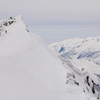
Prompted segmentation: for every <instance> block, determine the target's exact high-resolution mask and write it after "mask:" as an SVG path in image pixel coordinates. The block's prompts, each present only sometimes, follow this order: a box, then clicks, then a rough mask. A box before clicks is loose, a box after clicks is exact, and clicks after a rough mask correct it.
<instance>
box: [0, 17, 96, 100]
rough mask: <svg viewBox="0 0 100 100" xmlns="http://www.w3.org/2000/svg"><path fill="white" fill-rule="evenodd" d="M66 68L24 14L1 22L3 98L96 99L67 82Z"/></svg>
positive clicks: (0, 81)
mask: <svg viewBox="0 0 100 100" xmlns="http://www.w3.org/2000/svg"><path fill="white" fill-rule="evenodd" d="M67 71H68V69H66V68H65V67H64V66H63V64H62V62H61V61H60V59H59V58H58V57H57V56H56V55H55V54H54V53H53V52H52V51H51V50H50V49H49V48H48V47H47V45H46V44H45V43H44V42H43V41H42V39H41V38H40V37H39V36H38V35H36V34H34V33H31V32H29V30H28V28H27V26H26V25H25V23H24V22H23V21H22V16H16V17H10V18H9V19H6V20H2V21H0V100H96V98H95V97H93V96H92V95H91V94H90V95H87V93H84V92H83V87H79V86H77V85H69V84H66V73H67ZM79 80H80V79H79Z"/></svg>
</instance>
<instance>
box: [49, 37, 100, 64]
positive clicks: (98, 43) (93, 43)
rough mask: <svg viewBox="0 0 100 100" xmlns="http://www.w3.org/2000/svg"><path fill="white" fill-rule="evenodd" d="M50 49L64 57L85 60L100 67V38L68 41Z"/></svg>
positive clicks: (56, 44)
mask: <svg viewBox="0 0 100 100" xmlns="http://www.w3.org/2000/svg"><path fill="white" fill-rule="evenodd" d="M49 47H50V48H51V49H52V50H53V51H55V52H56V53H57V54H58V55H60V56H62V57H65V58H68V59H85V60H88V61H91V62H93V63H95V64H96V65H100V37H90V38H82V39H80V38H75V39H67V40H64V41H62V42H57V43H53V44H51V45H49Z"/></svg>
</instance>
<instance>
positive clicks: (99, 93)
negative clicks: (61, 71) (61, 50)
mask: <svg viewBox="0 0 100 100" xmlns="http://www.w3.org/2000/svg"><path fill="white" fill-rule="evenodd" d="M60 59H61V60H62V63H63V64H64V66H65V67H66V68H67V69H69V70H70V71H71V72H73V73H74V75H75V79H77V80H78V82H79V83H78V85H80V86H82V87H83V91H84V92H87V93H89V94H91V95H94V96H96V97H97V99H100V87H98V86H97V84H95V82H94V80H93V79H92V78H91V76H90V75H89V73H87V72H84V71H80V70H78V69H77V68H75V67H74V66H73V65H72V64H71V62H70V61H68V59H65V58H63V57H60Z"/></svg>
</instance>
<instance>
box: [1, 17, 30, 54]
mask: <svg viewBox="0 0 100 100" xmlns="http://www.w3.org/2000/svg"><path fill="white" fill-rule="evenodd" d="M29 40H30V35H29V30H28V28H27V27H26V25H25V24H24V22H23V20H22V16H16V17H10V18H9V19H7V20H3V21H1V23H0V45H1V46H0V56H5V55H10V54H14V53H18V52H21V51H23V50H24V49H25V48H27V46H28V44H29ZM19 48H20V49H19Z"/></svg>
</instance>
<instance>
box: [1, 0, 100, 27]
mask: <svg viewBox="0 0 100 100" xmlns="http://www.w3.org/2000/svg"><path fill="white" fill-rule="evenodd" d="M16 15H22V16H23V17H24V21H25V22H26V23H27V24H28V25H30V24H31V25H44V24H45V25H61V24H62V25H65V24H100V0H0V19H5V18H8V17H10V16H16Z"/></svg>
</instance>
